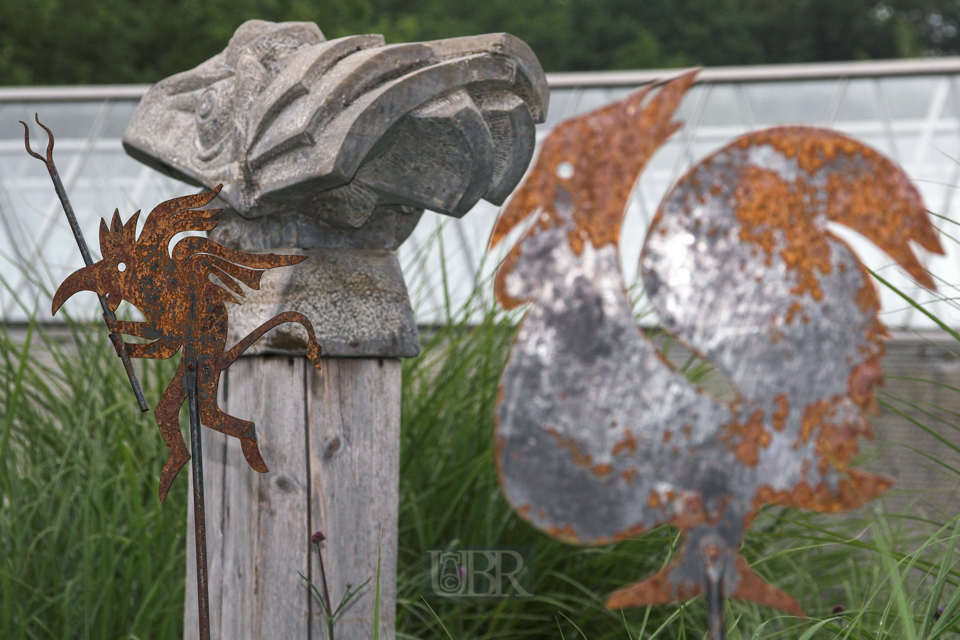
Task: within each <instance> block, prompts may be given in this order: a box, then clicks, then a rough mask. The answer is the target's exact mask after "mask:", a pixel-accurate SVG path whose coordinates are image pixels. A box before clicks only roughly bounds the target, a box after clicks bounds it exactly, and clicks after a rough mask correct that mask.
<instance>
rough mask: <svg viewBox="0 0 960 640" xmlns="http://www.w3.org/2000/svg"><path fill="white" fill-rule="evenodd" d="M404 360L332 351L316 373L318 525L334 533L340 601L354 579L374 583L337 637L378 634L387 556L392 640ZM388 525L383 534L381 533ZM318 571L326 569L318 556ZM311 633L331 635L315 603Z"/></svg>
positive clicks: (342, 620) (384, 611) (329, 552)
mask: <svg viewBox="0 0 960 640" xmlns="http://www.w3.org/2000/svg"><path fill="white" fill-rule="evenodd" d="M400 369H401V365H400V361H399V360H392V359H382V360H376V359H366V358H362V359H361V358H353V359H351V358H331V359H329V360H324V367H323V370H322V371H316V370H314V371H311V372H310V374H309V378H310V400H311V404H310V424H311V429H310V444H309V446H310V470H311V475H312V483H311V489H312V492H311V501H312V505H311V510H310V515H311V528H312V529H319V530H321V531H323V532H324V534H326V536H327V540H326V543H325V544H326V548H325V550H324V563H325V567H326V571H327V584H328V585H329V587H330V598H331V600H332V601H333V605H334V606H336V605H337V604H338V603H339V602H340V601H341V599H342V598H343V594H344V593H345V591H346V589H347V585H353V586H359V585H360V584H362V583H363V582H364V581H366V580H367V579H368V578H369V579H371V580H370V583H369V584H368V585H367V586H366V587H365V588H364V589H363V590H362V591H361V592H360V593H359V594H358V595H357V597H356V598H355V599H354V601H352V602H351V603H350V604H349V605H348V606H347V608H345V609H344V611H343V612H342V613H341V614H340V616H339V617H338V618H337V622H336V626H335V628H334V633H335V635H336V640H369V639H370V638H372V637H373V609H374V597H375V589H374V587H375V582H376V573H377V557H378V553H379V557H380V619H381V626H380V637H381V638H384V639H386V640H393V638H394V626H395V617H396V597H397V596H396V587H397V580H396V576H397V511H398V495H399V478H400V449H399V447H400ZM381 532H382V533H381ZM311 564H312V566H311V575H312V576H319V567H318V561H317V558H316V555H315V554H314V555H313V556H311ZM313 613H314V615H313V616H312V619H311V624H312V627H311V636H310V637H311V638H312V639H314V640H319V639H320V638H324V639H325V630H324V629H323V618H322V617H321V616H320V615H319V611H318V610H317V608H316V607H315V608H314V611H313Z"/></svg>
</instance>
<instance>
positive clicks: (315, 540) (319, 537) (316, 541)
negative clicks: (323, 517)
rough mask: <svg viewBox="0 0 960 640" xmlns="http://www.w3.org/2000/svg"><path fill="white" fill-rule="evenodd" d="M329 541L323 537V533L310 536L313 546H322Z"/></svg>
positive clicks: (317, 532)
mask: <svg viewBox="0 0 960 640" xmlns="http://www.w3.org/2000/svg"><path fill="white" fill-rule="evenodd" d="M326 539H327V536H325V535H323V531H316V532H315V533H314V534H313V535H312V536H310V542H312V543H313V544H320V543H321V542H323V541H324V540H326Z"/></svg>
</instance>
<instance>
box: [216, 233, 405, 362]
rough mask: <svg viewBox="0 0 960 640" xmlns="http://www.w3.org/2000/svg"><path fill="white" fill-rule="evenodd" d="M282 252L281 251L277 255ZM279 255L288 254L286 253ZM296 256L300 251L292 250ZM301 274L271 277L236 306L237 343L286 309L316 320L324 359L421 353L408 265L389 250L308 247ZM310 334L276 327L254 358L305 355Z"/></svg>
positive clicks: (232, 329) (232, 311) (232, 331)
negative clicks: (404, 268)
mask: <svg viewBox="0 0 960 640" xmlns="http://www.w3.org/2000/svg"><path fill="white" fill-rule="evenodd" d="M274 251H278V250H276V249H275V250H274ZM279 252H284V251H283V250H279ZM291 252H293V251H292V250H291ZM296 253H301V254H306V255H308V256H309V259H308V260H306V261H304V262H302V263H300V264H299V265H297V268H296V269H275V270H273V271H268V272H266V273H264V275H263V278H262V279H261V281H260V289H259V290H256V291H254V290H247V291H246V292H245V293H246V294H247V296H246V299H245V300H244V302H243V304H242V305H241V306H237V307H230V308H229V309H228V313H229V314H230V335H229V337H228V341H229V342H230V343H232V342H234V341H236V340H239V339H240V338H241V337H242V336H244V335H246V334H247V333H249V332H250V331H252V330H253V329H255V328H256V327H257V326H259V325H260V324H262V323H263V322H265V321H266V320H267V319H269V318H271V317H273V316H274V315H276V314H277V313H279V312H280V311H281V310H283V311H299V312H301V313H303V314H305V315H306V316H307V317H308V318H310V319H311V320H312V321H313V324H314V327H315V328H316V331H317V340H318V341H319V342H320V345H321V347H322V348H323V356H324V357H347V358H349V357H368V358H369V357H382V358H408V357H412V356H415V355H417V354H418V353H419V352H420V337H419V335H418V333H417V325H416V320H415V319H414V316H413V310H412V309H411V307H410V302H409V297H408V295H407V287H406V284H404V281H403V273H402V272H401V270H400V262H399V261H398V260H397V255H396V253H395V252H393V251H391V250H388V249H351V250H345V249H308V250H302V251H297V252H296ZM306 344H307V334H306V331H304V330H303V328H302V327H300V325H294V324H285V325H281V326H280V327H277V328H276V329H274V330H272V331H271V332H270V333H268V334H267V335H266V336H264V337H263V338H262V339H261V340H260V341H258V342H256V343H255V344H254V345H253V347H251V348H250V349H249V350H248V351H247V354H248V355H258V354H259V355H262V354H277V355H302V354H303V353H304V350H305V349H306Z"/></svg>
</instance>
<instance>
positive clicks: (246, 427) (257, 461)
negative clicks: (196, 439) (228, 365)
mask: <svg viewBox="0 0 960 640" xmlns="http://www.w3.org/2000/svg"><path fill="white" fill-rule="evenodd" d="M200 419H201V421H202V422H203V424H204V426H206V427H209V428H211V429H213V430H215V431H219V432H220V433H225V434H227V435H228V436H233V437H234V438H237V439H238V440H240V449H241V450H243V457H244V458H246V459H247V464H249V465H250V467H251V468H253V470H254V471H257V472H259V473H266V472H267V471H269V469H267V464H266V463H265V462H264V461H263V457H262V456H261V455H260V447H259V446H258V445H257V431H256V425H254V423H252V422H250V421H249V420H241V419H240V418H235V417H233V416H231V415H229V414H227V413H224V412H223V411H222V410H221V409H220V408H219V407H218V406H217V405H216V402H214V401H212V400H210V399H207V400H205V401H202V402H201V403H200Z"/></svg>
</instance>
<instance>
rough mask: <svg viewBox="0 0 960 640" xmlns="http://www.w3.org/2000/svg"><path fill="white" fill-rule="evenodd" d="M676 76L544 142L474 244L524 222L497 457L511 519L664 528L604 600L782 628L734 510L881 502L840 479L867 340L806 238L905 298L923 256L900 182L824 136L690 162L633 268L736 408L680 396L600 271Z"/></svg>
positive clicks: (872, 324)
mask: <svg viewBox="0 0 960 640" xmlns="http://www.w3.org/2000/svg"><path fill="white" fill-rule="evenodd" d="M693 80H694V74H693V73H686V74H684V75H681V76H679V77H678V78H675V79H673V80H672V81H670V82H668V83H666V84H664V85H662V86H661V87H660V88H659V90H654V87H653V86H648V87H646V88H644V89H643V90H641V91H639V92H637V93H634V94H632V95H631V96H628V97H626V98H624V99H623V100H621V101H619V102H616V103H614V104H611V105H609V106H607V107H604V108H602V109H599V110H597V111H594V112H591V113H588V114H584V115H582V116H579V117H577V118H573V119H571V120H568V121H566V122H564V123H562V124H560V125H558V126H557V127H556V128H555V129H554V130H553V132H552V133H551V134H550V135H549V136H548V137H547V138H546V140H545V141H544V142H543V148H542V151H541V152H540V155H539V157H538V159H537V161H536V163H535V165H534V167H533V168H532V169H531V170H530V172H529V173H528V176H527V178H526V180H525V182H524V183H523V185H522V186H521V187H520V188H519V190H518V191H517V193H516V194H515V195H514V196H513V199H512V200H511V201H510V203H509V204H508V205H507V206H506V207H505V208H504V209H503V210H502V211H501V213H500V216H499V218H498V220H497V223H496V226H495V227H494V231H493V236H492V239H491V245H496V244H497V243H499V242H501V241H503V239H504V238H505V237H506V236H507V234H508V233H509V232H510V231H511V230H512V229H514V228H515V227H517V226H518V225H519V224H520V223H521V222H523V221H524V220H526V219H529V218H530V217H532V222H531V223H530V225H529V227H528V230H527V232H526V234H525V235H524V236H523V237H522V238H521V240H520V241H519V242H518V243H517V244H516V245H515V246H514V247H513V248H512V249H511V251H510V253H509V254H508V255H507V257H506V259H505V260H504V262H503V265H502V266H501V268H500V271H499V273H498V276H497V280H496V293H497V296H498V299H499V300H500V302H501V303H502V304H503V305H504V306H505V307H507V308H514V307H517V306H519V305H521V304H524V303H529V306H528V308H527V311H526V314H525V317H524V320H523V322H522V324H521V326H520V329H519V331H518V333H517V337H516V340H515V342H514V345H513V349H512V351H511V354H510V358H509V360H508V362H507V365H506V368H505V371H504V374H503V379H502V383H501V389H500V398H499V401H498V409H497V417H498V426H497V431H496V453H497V463H498V468H499V471H500V475H501V479H502V482H503V486H504V489H505V492H506V495H507V498H508V499H509V500H510V502H511V504H513V505H514V507H515V508H516V509H518V511H519V512H520V513H521V514H522V515H523V516H524V517H525V518H526V519H528V520H529V521H530V522H531V523H532V524H534V525H535V526H537V527H539V528H541V529H543V530H545V531H547V532H549V533H550V534H551V535H553V536H555V537H557V538H560V539H562V540H566V541H569V542H574V543H579V544H593V545H599V544H608V543H611V542H614V541H617V540H623V539H628V538H632V537H634V536H637V535H639V534H641V533H643V532H645V531H648V530H650V529H652V528H653V527H656V526H659V525H661V524H664V523H670V524H673V525H675V526H676V527H678V528H679V529H680V531H681V532H682V534H683V537H684V540H685V544H684V546H683V547H682V549H681V551H680V553H679V554H678V557H677V558H676V560H675V561H674V562H673V563H672V564H670V565H669V566H667V567H666V568H664V569H663V570H662V571H660V572H659V573H658V574H656V575H654V576H651V577H649V578H647V579H646V580H643V581H641V582H639V583H637V584H634V585H632V586H628V587H624V588H622V589H620V590H618V591H617V592H615V593H613V594H612V595H611V597H610V599H609V600H608V601H607V605H608V607H611V608H621V607H633V606H641V605H656V604H665V603H668V602H674V601H677V600H686V599H689V598H693V597H696V596H699V595H704V596H706V599H707V603H708V611H709V612H711V614H710V615H711V617H710V620H711V635H710V637H711V638H718V637H722V613H723V598H724V597H734V598H739V599H744V600H749V601H753V602H757V603H760V604H764V605H768V606H771V607H775V608H779V609H781V610H784V611H787V612H790V613H794V614H797V615H800V614H802V609H801V607H800V605H799V604H798V603H797V602H796V601H795V600H794V599H793V598H791V597H790V596H788V595H787V594H786V593H784V592H782V591H780V590H779V589H777V588H775V587H773V586H772V585H770V584H768V583H766V582H765V581H764V580H763V579H761V578H760V577H759V576H758V575H757V574H756V573H754V572H753V570H752V569H751V568H750V567H749V566H748V565H747V563H746V562H745V561H744V560H743V558H742V557H741V556H740V555H739V553H738V550H739V548H740V545H741V541H742V539H743V535H744V533H745V532H746V531H747V529H748V528H749V526H750V523H751V521H752V520H753V518H754V516H755V515H756V513H757V511H758V510H759V509H760V508H761V507H762V506H763V505H766V504H780V505H785V506H793V507H800V508H804V509H811V510H816V511H821V512H838V511H847V510H850V509H853V508H855V507H858V506H860V505H862V504H864V503H865V502H866V501H868V500H870V499H872V498H873V497H875V496H876V495H878V494H879V493H881V492H882V491H883V490H884V489H886V488H887V487H888V486H890V481H889V480H887V479H886V478H882V477H879V476H875V475H872V474H869V473H867V472H864V471H861V470H858V469H856V468H854V467H852V466H850V465H851V463H852V461H853V459H854V457H855V456H856V454H857V449H858V445H857V441H858V439H859V438H860V437H869V436H870V434H871V430H870V425H869V422H868V421H867V414H868V413H869V412H870V411H871V410H872V409H874V408H875V406H876V401H875V400H874V394H873V389H874V386H875V385H877V384H879V383H880V382H881V381H882V370H881V367H880V356H881V355H883V353H884V346H883V337H884V336H885V335H886V329H885V328H884V326H883V325H882V324H881V323H880V321H879V318H878V316H877V314H878V311H879V308H880V304H879V299H878V296H877V292H876V290H875V289H874V286H873V283H872V282H871V281H870V277H869V274H868V272H867V270H866V269H865V268H864V266H863V265H862V264H861V263H860V261H859V260H858V259H857V257H856V255H855V254H854V253H853V251H852V250H851V249H850V248H849V247H848V246H847V245H846V244H845V243H844V242H843V241H842V240H841V239H840V238H839V237H838V236H836V235H834V234H833V233H831V231H830V230H829V229H828V227H827V223H828V221H835V222H837V223H840V224H843V225H845V226H847V227H849V228H850V229H853V230H855V231H857V232H859V233H861V234H863V235H864V236H865V237H866V238H867V239H869V240H870V241H871V242H872V243H873V244H875V245H876V246H877V247H879V248H881V249H883V250H884V251H885V252H886V253H887V255H889V256H890V257H891V258H893V259H894V260H896V261H897V262H898V263H899V264H900V265H902V266H903V267H904V268H905V269H906V270H907V272H909V273H910V275H911V276H913V277H914V279H916V281H917V282H919V283H920V284H922V285H924V286H926V287H929V288H933V286H934V283H933V280H932V279H931V278H930V276H929V274H927V273H926V272H925V271H924V269H923V266H922V264H921V263H920V262H919V260H918V259H917V257H916V255H915V254H914V253H913V250H912V248H911V246H910V242H911V241H913V242H916V243H917V244H918V245H920V246H921V247H923V248H925V249H926V250H927V251H930V252H931V253H935V254H941V253H943V250H942V248H941V246H940V243H939V241H938V239H937V235H936V232H935V230H934V228H933V226H932V225H931V223H930V220H929V218H928V217H927V214H926V210H925V208H924V206H923V201H922V199H921V198H920V194H919V193H918V192H917V190H916V188H915V187H914V186H913V185H912V184H911V183H910V180H909V178H908V177H907V176H906V174H904V172H903V171H902V170H901V169H900V168H898V167H897V166H896V165H895V164H894V163H892V162H891V161H890V160H888V159H886V158H884V157H883V156H882V155H880V154H879V153H878V152H876V151H874V150H872V149H870V148H869V147H866V146H865V145H863V144H862V143H860V142H858V141H856V140H854V139H852V138H848V137H846V136H844V135H842V134H839V133H837V132H834V131H829V130H825V129H818V128H814V127H804V126H785V127H777V128H773V129H767V130H763V131H755V132H753V133H750V134H748V135H746V136H744V137H742V138H739V139H737V140H734V141H733V142H731V143H730V144H728V145H727V146H726V147H724V148H722V149H720V150H719V151H717V152H716V153H714V154H713V155H711V156H710V157H708V158H706V159H704V160H703V161H701V162H699V163H698V164H697V165H696V166H694V167H693V168H691V169H690V171H689V173H687V175H686V176H684V177H683V178H681V179H680V180H679V181H678V182H677V184H676V185H675V186H674V187H673V189H672V190H671V191H670V192H669V193H668V194H667V196H666V197H665V198H664V200H663V203H662V204H661V206H660V210H659V211H658V213H657V215H656V217H655V218H654V220H653V222H652V223H651V225H650V228H649V230H648V232H647V235H646V240H645V243H644V249H643V253H642V257H641V267H642V275H643V283H644V288H645V290H646V292H647V294H648V296H649V298H650V301H651V303H652V304H653V307H654V308H655V309H656V311H657V313H658V314H659V317H660V321H661V326H662V328H663V329H664V330H665V331H666V332H668V333H669V334H671V335H673V336H674V337H675V338H676V339H678V340H680V341H681V342H682V343H684V344H686V345H688V346H689V347H690V348H691V349H692V350H693V351H695V352H696V353H698V354H700V355H702V356H703V358H704V359H705V360H707V361H708V362H710V363H712V364H713V365H714V366H716V367H717V368H718V369H719V370H720V371H722V372H723V373H724V374H726V376H727V377H728V379H729V380H730V381H731V382H732V384H733V385H734V387H735V389H736V391H737V397H736V399H735V400H734V401H732V402H722V401H720V400H717V399H715V398H713V397H712V396H710V395H708V394H706V393H704V392H703V391H702V390H700V389H699V388H698V387H696V386H695V385H693V384H692V383H690V382H689V381H688V380H687V379H686V378H684V376H683V375H681V374H680V373H679V372H678V371H677V370H676V369H674V368H673V366H672V365H671V364H670V363H669V362H668V361H666V359H665V358H663V357H662V355H661V354H660V352H659V351H658V350H657V349H656V347H655V346H654V345H653V344H652V343H651V342H650V341H649V340H647V339H646V337H645V336H644V335H643V334H642V333H641V332H640V331H639V330H638V329H637V326H636V320H635V317H634V314H633V309H632V308H631V304H630V300H629V298H628V296H627V295H626V293H625V287H624V283H623V279H622V276H621V271H620V264H619V255H618V241H619V237H620V225H621V222H622V220H623V215H624V210H625V209H626V205H627V202H628V198H629V196H630V193H631V191H632V189H633V185H634V183H635V182H636V179H637V176H638V175H639V174H640V172H641V171H642V170H643V167H644V165H645V164H646V162H647V160H649V158H650V157H651V156H652V155H653V153H654V152H655V151H656V150H657V149H658V148H659V147H660V146H661V145H662V144H663V143H664V142H665V141H666V140H667V139H668V138H669V137H670V135H671V134H672V133H673V132H674V131H676V130H677V128H678V127H679V124H678V123H677V122H674V121H673V120H672V116H673V114H674V112H675V111H676V109H677V107H678V105H679V104H680V101H681V99H682V98H683V96H684V94H685V93H686V91H687V89H688V88H689V87H690V86H691V85H692V83H693Z"/></svg>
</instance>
